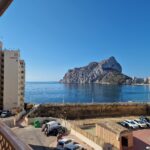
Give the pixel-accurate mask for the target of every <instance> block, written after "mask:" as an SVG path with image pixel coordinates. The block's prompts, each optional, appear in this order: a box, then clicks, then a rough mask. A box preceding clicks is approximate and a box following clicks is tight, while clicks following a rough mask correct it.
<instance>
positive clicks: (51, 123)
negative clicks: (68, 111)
mask: <svg viewBox="0 0 150 150" xmlns="http://www.w3.org/2000/svg"><path fill="white" fill-rule="evenodd" d="M56 124H60V123H58V122H57V121H49V122H47V123H45V124H43V125H42V129H41V131H42V132H43V131H45V130H46V129H47V128H48V127H49V126H53V125H56Z"/></svg>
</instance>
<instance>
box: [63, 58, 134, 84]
mask: <svg viewBox="0 0 150 150" xmlns="http://www.w3.org/2000/svg"><path fill="white" fill-rule="evenodd" d="M131 81H132V79H131V78H130V77H128V76H126V75H124V74H122V67H121V65H120V64H119V63H118V62H117V61H116V59H115V58H114V57H110V58H109V59H106V60H103V61H101V62H99V63H98V62H92V63H90V64H89V65H87V66H85V67H81V68H74V69H71V70H69V71H68V72H67V73H66V74H65V76H64V77H63V79H62V80H60V82H62V83H100V84H130V83H131Z"/></svg>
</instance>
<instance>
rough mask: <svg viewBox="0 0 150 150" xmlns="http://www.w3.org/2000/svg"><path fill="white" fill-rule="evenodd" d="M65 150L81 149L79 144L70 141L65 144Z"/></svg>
mask: <svg viewBox="0 0 150 150" xmlns="http://www.w3.org/2000/svg"><path fill="white" fill-rule="evenodd" d="M64 150H81V149H80V146H79V145H78V144H74V143H69V144H67V145H65V147H64Z"/></svg>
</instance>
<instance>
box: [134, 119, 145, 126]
mask: <svg viewBox="0 0 150 150" xmlns="http://www.w3.org/2000/svg"><path fill="white" fill-rule="evenodd" d="M134 122H135V123H136V124H137V125H138V126H139V127H140V128H146V127H147V124H146V123H145V122H144V121H142V120H140V119H136V120H134Z"/></svg>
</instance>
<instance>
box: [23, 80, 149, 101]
mask: <svg viewBox="0 0 150 150" xmlns="http://www.w3.org/2000/svg"><path fill="white" fill-rule="evenodd" d="M25 102H27V103H34V104H48V103H76V104H77V103H82V104H83V103H121V102H150V85H100V84H96V83H94V84H62V83H59V82H26V86H25Z"/></svg>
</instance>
